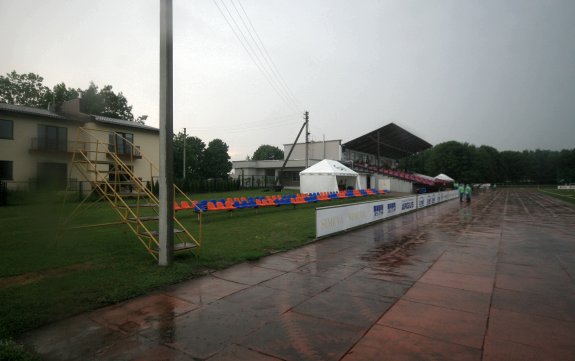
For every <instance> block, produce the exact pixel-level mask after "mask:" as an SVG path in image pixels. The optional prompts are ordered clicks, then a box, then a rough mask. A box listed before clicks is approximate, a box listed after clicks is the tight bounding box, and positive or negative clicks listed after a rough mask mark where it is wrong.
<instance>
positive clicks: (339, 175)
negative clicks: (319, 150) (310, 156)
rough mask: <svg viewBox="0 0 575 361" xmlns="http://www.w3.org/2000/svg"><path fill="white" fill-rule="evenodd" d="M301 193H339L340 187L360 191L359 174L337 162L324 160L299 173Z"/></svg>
mask: <svg viewBox="0 0 575 361" xmlns="http://www.w3.org/2000/svg"><path fill="white" fill-rule="evenodd" d="M299 179H300V193H314V192H337V191H338V185H343V186H344V187H345V188H347V187H349V186H352V187H354V188H355V189H360V183H359V174H357V173H356V172H354V171H353V170H351V169H349V168H348V167H346V166H345V165H343V164H341V163H340V162H336V161H335V160H330V159H324V160H322V161H321V162H319V163H316V164H314V165H312V166H311V167H309V168H307V169H304V170H302V171H301V172H299Z"/></svg>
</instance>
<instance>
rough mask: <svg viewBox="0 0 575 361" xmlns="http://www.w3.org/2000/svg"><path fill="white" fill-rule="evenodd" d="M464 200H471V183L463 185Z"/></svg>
mask: <svg viewBox="0 0 575 361" xmlns="http://www.w3.org/2000/svg"><path fill="white" fill-rule="evenodd" d="M465 200H466V201H467V202H469V201H471V185H470V184H468V185H466V186H465Z"/></svg>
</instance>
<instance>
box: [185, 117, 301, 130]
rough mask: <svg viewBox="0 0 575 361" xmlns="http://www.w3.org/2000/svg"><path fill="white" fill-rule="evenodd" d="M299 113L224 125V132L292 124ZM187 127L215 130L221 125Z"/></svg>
mask: <svg viewBox="0 0 575 361" xmlns="http://www.w3.org/2000/svg"><path fill="white" fill-rule="evenodd" d="M299 116H300V115H299V114H288V115H284V116H281V117H274V118H268V119H264V120H258V121H254V122H246V123H241V124H236V125H235V126H234V127H226V132H243V131H250V130H257V129H268V128H274V127H279V126H282V125H292V124H293V120H295V119H299ZM189 129H191V130H193V131H195V132H198V131H200V132H201V131H210V130H217V129H221V126H216V125H215V126H213V127H190V128H189Z"/></svg>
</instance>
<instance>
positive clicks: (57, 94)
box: [52, 83, 79, 111]
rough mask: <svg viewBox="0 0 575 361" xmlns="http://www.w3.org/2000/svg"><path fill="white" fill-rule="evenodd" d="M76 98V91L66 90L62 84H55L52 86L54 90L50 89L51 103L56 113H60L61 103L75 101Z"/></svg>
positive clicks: (77, 94)
mask: <svg viewBox="0 0 575 361" xmlns="http://www.w3.org/2000/svg"><path fill="white" fill-rule="evenodd" d="M78 96H79V93H78V90H76V89H73V88H67V87H66V84H64V83H59V84H56V85H54V88H52V102H53V103H54V105H55V107H56V110H57V111H60V107H61V106H62V103H64V102H65V101H67V100H72V99H76V98H78Z"/></svg>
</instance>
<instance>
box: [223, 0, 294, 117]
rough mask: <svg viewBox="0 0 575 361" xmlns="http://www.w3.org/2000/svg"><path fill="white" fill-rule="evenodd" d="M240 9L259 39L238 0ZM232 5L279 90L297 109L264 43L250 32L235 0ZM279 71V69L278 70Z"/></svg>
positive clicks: (231, 0)
mask: <svg viewBox="0 0 575 361" xmlns="http://www.w3.org/2000/svg"><path fill="white" fill-rule="evenodd" d="M237 1H238V3H239V5H240V7H241V8H242V11H243V13H244V15H245V18H246V19H247V21H248V23H249V24H250V27H251V29H252V30H253V33H255V35H256V37H257V38H258V39H260V38H259V36H258V34H257V31H256V29H255V28H254V26H253V24H252V22H251V20H250V18H249V16H248V14H247V13H246V12H245V9H244V8H243V6H242V4H241V2H240V1H239V0H237ZM230 2H231V4H232V5H233V7H234V9H235V10H236V14H237V15H238V17H239V18H240V20H241V22H242V24H243V25H244V28H245V29H246V31H247V33H248V35H249V36H250V38H251V40H252V42H253V43H254V44H255V47H256V48H257V50H258V51H259V53H260V55H261V57H262V58H263V59H264V61H265V65H267V69H266V70H268V71H269V72H270V73H271V75H272V76H273V78H274V80H275V81H276V82H277V84H279V88H280V89H281V90H282V92H283V93H284V95H285V96H286V98H287V99H288V100H289V101H290V102H292V103H293V105H294V106H295V107H296V108H297V107H299V105H298V103H297V100H296V99H295V97H294V96H293V93H290V90H289V88H287V85H286V84H285V82H282V79H281V75H280V74H279V73H278V72H277V70H275V69H274V67H273V66H272V62H270V60H271V58H270V59H269V60H268V57H269V56H266V55H265V53H264V51H263V50H262V47H263V43H262V46H260V43H261V39H260V41H259V42H258V41H257V40H256V38H254V35H253V34H252V30H250V27H248V25H247V24H246V21H244V16H242V14H241V13H240V11H239V10H238V7H237V6H236V3H235V2H234V0H230ZM262 65H264V63H263V62H262ZM276 69H277V68H276Z"/></svg>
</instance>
